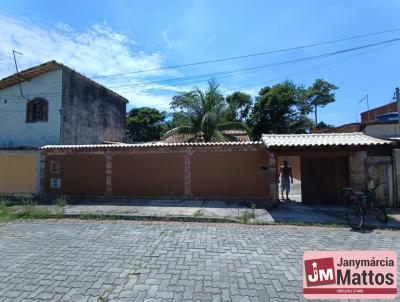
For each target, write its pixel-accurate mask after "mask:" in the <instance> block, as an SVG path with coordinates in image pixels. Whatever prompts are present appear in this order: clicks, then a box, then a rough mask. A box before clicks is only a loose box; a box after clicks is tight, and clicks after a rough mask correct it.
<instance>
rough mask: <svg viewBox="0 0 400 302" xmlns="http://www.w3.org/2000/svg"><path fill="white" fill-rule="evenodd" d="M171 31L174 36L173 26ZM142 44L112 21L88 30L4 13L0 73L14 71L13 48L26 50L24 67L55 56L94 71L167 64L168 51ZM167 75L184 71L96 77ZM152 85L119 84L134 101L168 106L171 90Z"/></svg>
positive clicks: (109, 81) (110, 80)
mask: <svg viewBox="0 0 400 302" xmlns="http://www.w3.org/2000/svg"><path fill="white" fill-rule="evenodd" d="M165 35H166V37H168V36H167V32H166V33H165ZM171 43H172V42H171ZM133 48H135V49H133ZM137 48H138V46H137V44H136V41H134V40H132V39H131V38H130V37H128V36H126V35H124V34H121V33H117V32H115V31H114V30H113V29H112V28H111V26H110V25H108V24H107V23H99V24H94V25H93V26H91V27H90V28H88V29H86V30H84V31H78V30H76V29H74V28H73V27H71V26H70V25H69V24H66V23H62V22H60V23H58V24H56V26H54V27H53V28H45V27H41V26H38V25H36V24H33V23H32V22H30V21H29V20H23V19H17V18H13V17H6V16H2V15H0V77H5V76H8V75H10V74H12V73H14V70H15V69H14V68H15V67H14V61H13V58H12V50H13V49H15V50H17V51H19V52H21V53H23V56H19V57H18V65H19V68H20V69H21V70H22V69H26V68H29V67H32V66H35V65H37V64H40V63H44V62H47V61H50V60H57V61H59V62H61V63H63V64H65V65H67V66H69V67H71V68H73V69H75V70H77V71H79V72H80V73H83V74H85V75H88V76H89V77H91V76H96V75H109V74H121V73H130V72H134V71H139V70H148V69H158V68H161V67H163V65H162V63H163V59H164V57H163V54H162V53H161V52H154V53H147V52H144V51H141V50H137ZM166 75H169V76H177V75H180V73H179V72H177V71H174V70H158V71H152V72H146V73H137V74H130V75H125V76H118V77H107V78H99V79H95V80H96V81H98V82H100V83H101V84H103V85H105V86H107V87H111V88H112V87H113V86H118V85H125V84H126V85H135V84H138V83H143V82H149V81H153V80H154V77H157V78H158V79H159V77H161V76H166ZM151 88H152V87H148V86H141V87H137V88H136V89H135V91H132V88H131V91H129V87H126V89H114V90H115V91H117V92H119V93H121V94H122V95H124V96H125V97H127V98H128V99H130V100H132V102H133V105H134V106H155V107H157V108H160V109H167V108H168V103H169V101H170V100H171V97H170V96H166V95H165V93H155V92H154V90H152V89H151ZM156 88H157V89H158V90H159V91H160V90H164V91H165V90H166V91H168V92H169V93H170V94H173V93H174V92H175V93H176V92H177V91H180V89H179V88H177V87H174V86H168V85H160V84H158V85H156ZM124 90H125V91H126V92H124ZM158 104H161V105H158Z"/></svg>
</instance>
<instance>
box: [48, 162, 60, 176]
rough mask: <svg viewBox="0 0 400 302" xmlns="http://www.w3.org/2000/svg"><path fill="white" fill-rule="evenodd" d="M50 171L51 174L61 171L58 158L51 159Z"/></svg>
mask: <svg viewBox="0 0 400 302" xmlns="http://www.w3.org/2000/svg"><path fill="white" fill-rule="evenodd" d="M50 172H51V174H58V173H60V162H59V161H58V160H51V161H50Z"/></svg>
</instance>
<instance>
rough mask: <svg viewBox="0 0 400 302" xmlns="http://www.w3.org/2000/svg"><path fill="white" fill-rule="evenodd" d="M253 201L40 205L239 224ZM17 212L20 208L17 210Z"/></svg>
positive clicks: (261, 212) (71, 212)
mask: <svg viewBox="0 0 400 302" xmlns="http://www.w3.org/2000/svg"><path fill="white" fill-rule="evenodd" d="M255 203H256V201H255V200H254V201H253V200H247V201H226V200H225V201H222V200H156V199H135V200H126V199H113V200H110V199H93V200H75V201H74V202H73V203H72V204H67V205H65V206H64V207H62V208H60V207H57V206H55V205H39V206H38V207H40V208H42V209H46V210H49V211H50V212H52V213H59V212H60V210H62V211H63V213H64V214H65V215H66V216H79V215H99V216H101V215H115V216H119V218H126V219H130V218H131V219H140V218H141V217H143V218H151V217H154V218H173V217H183V218H193V219H194V218H195V219H197V220H200V219H217V220H223V219H226V220H232V221H239V220H241V219H242V217H243V215H245V214H247V216H248V213H249V212H251V213H253V209H252V206H251V205H252V204H255ZM275 205H276V202H272V201H271V202H266V207H267V209H270V208H273V207H274V206H275ZM14 209H15V210H17V207H14ZM267 209H264V208H255V209H254V215H255V216H265V215H267V214H268V210H267Z"/></svg>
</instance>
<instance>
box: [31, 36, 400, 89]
mask: <svg viewBox="0 0 400 302" xmlns="http://www.w3.org/2000/svg"><path fill="white" fill-rule="evenodd" d="M399 30H400V28H393V29H388V30H383V31H378V32H373V33H367V34H362V35H355V36H350V37H345V38H340V39H336V40H330V41H325V42H316V43H312V44H307V45H301V46H296V47H290V48H286V49H278V50H272V51H266V52H259V53H252V54H246V55H242V56H234V57H226V58H220V59H214V60H205V61H199V62H193V63H187V64H181V65H174V66H166V67H160V68H154V69H145V70H138V71H132V72H127V73H118V74H110V75H102V76H92V77H90V78H91V79H100V78H107V77H115V76H122V75H129V74H137V73H144V72H151V71H158V70H166V69H173V68H181V67H186V66H194V65H201V64H209V63H217V62H222V61H228V60H236V59H243V58H248V57H254V56H262V55H267V54H273V53H281V52H287V51H293V50H300V49H305V48H310V47H315V46H321V45H328V44H333V43H338V42H343V41H349V40H354V39H360V38H365V37H370V36H376V35H381V34H386V33H391V32H395V31H399ZM171 80H173V79H171ZM60 82H61V81H53V82H47V83H46V84H49V83H60ZM150 83H152V82H150ZM28 84H29V85H42V83H37V84H34V83H28ZM146 84H147V83H146ZM127 85H128V86H129V84H127ZM130 85H136V84H130ZM137 85H141V83H137ZM118 87H120V86H116V87H110V88H118Z"/></svg>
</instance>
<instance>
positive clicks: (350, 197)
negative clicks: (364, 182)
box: [342, 182, 388, 230]
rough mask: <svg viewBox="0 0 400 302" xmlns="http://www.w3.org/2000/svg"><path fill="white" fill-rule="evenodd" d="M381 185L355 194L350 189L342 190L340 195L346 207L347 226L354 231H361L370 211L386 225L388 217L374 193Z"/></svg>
mask: <svg viewBox="0 0 400 302" xmlns="http://www.w3.org/2000/svg"><path fill="white" fill-rule="evenodd" d="M381 184H382V183H380V182H378V184H377V185H376V186H375V187H374V188H372V189H371V190H361V191H359V192H355V191H354V190H353V189H351V188H343V189H342V195H343V197H344V201H345V206H346V217H347V222H348V223H349V225H350V226H351V227H352V228H353V229H356V230H359V229H363V228H364V223H365V217H366V216H367V214H368V212H369V211H370V210H372V212H373V213H374V214H375V216H376V218H378V219H379V220H380V221H382V222H383V223H387V221H388V216H387V214H386V210H385V207H384V206H383V205H382V204H380V203H379V202H378V200H377V199H376V194H375V191H376V189H377V188H378V187H379V186H380V185H381Z"/></svg>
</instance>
